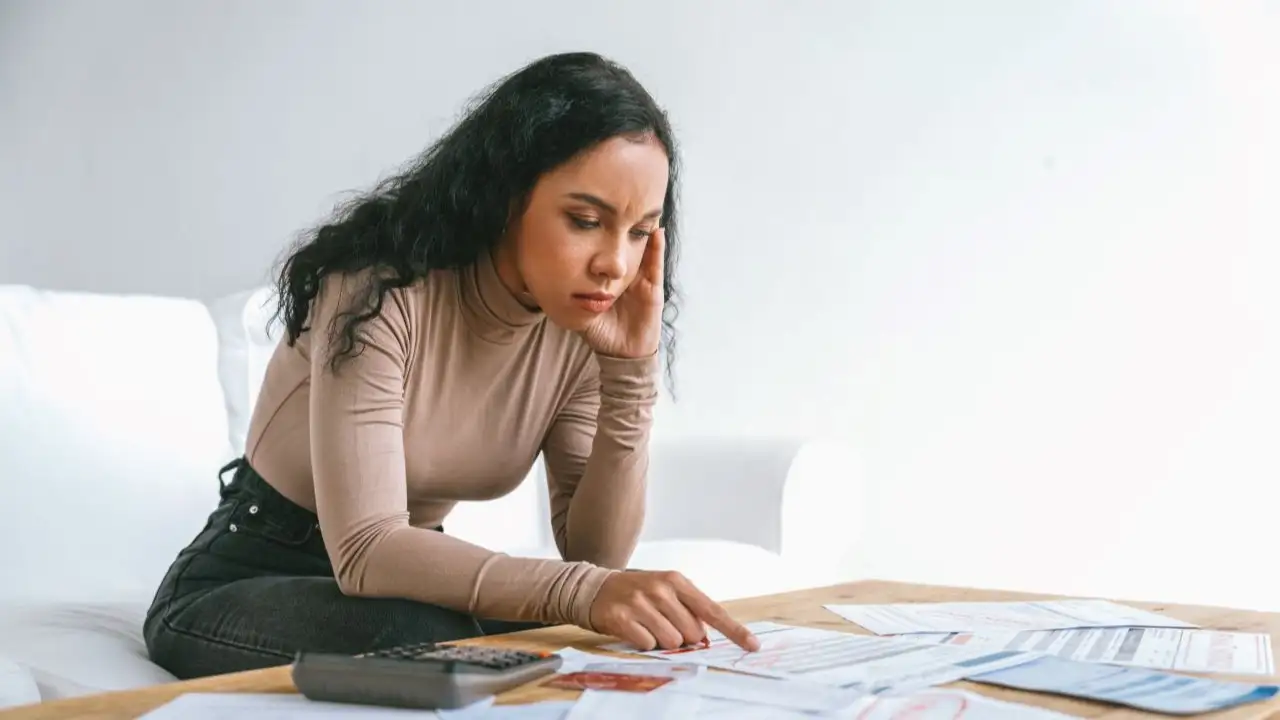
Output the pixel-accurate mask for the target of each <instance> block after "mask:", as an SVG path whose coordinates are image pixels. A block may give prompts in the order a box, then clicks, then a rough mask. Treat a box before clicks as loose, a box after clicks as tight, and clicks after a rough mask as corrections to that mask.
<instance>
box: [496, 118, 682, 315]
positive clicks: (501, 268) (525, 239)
mask: <svg viewBox="0 0 1280 720" xmlns="http://www.w3.org/2000/svg"><path fill="white" fill-rule="evenodd" d="M667 170H668V168H667V154H666V151H665V150H664V149H663V147H662V144H661V143H660V142H658V141H657V140H656V139H653V138H651V137H647V138H646V139H644V140H643V141H637V140H634V139H629V138H621V137H618V138H612V139H610V140H606V141H605V142H603V143H601V144H599V145H597V146H596V147H595V148H592V149H591V150H588V151H586V152H584V153H582V154H580V155H579V156H578V157H576V158H574V159H572V160H570V161H569V162H567V163H565V164H564V165H562V166H560V167H559V168H556V169H555V170H552V171H551V172H549V173H547V174H545V175H543V176H542V178H541V179H540V180H539V181H538V183H537V185H535V186H534V188H533V192H532V193H531V195H530V197H529V201H528V204H527V206H526V208H525V211H524V214H523V215H521V216H520V218H519V219H518V221H517V222H516V223H515V226H514V227H513V228H511V229H510V232H509V233H508V236H507V237H506V238H504V240H503V242H502V243H501V244H500V245H499V247H498V250H497V252H496V253H495V255H496V257H495V261H496V263H497V267H498V274H499V275H500V276H501V277H502V279H503V282H505V283H506V285H507V287H508V288H509V289H510V290H511V291H512V292H514V293H516V295H517V296H520V297H522V298H523V299H524V301H525V302H526V303H529V302H532V303H533V304H536V305H537V306H538V307H539V308H541V309H542V311H543V312H544V313H546V314H547V317H548V318H549V319H550V320H551V321H552V322H554V323H556V324H557V325H560V326H561V327H564V328H566V329H569V330H580V329H582V328H584V327H585V326H587V324H589V323H590V322H591V321H592V320H593V319H595V318H596V317H597V316H598V315H599V314H600V313H603V312H607V311H608V310H609V308H610V306H611V305H612V303H613V300H614V299H616V298H617V297H618V296H619V295H621V294H622V293H623V292H625V291H626V289H627V288H628V287H630V286H631V281H632V280H634V279H635V277H636V271H637V270H638V269H639V267H640V258H641V257H643V256H644V249H645V246H646V245H647V244H648V242H649V235H650V234H651V233H652V232H653V231H654V230H656V229H657V228H658V227H659V224H660V221H661V219H662V203H663V199H664V198H665V197H666V193H667Z"/></svg>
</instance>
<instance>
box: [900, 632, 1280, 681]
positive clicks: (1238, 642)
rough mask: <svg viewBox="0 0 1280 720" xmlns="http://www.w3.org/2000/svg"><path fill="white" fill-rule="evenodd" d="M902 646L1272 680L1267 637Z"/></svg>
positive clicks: (1104, 635)
mask: <svg viewBox="0 0 1280 720" xmlns="http://www.w3.org/2000/svg"><path fill="white" fill-rule="evenodd" d="M901 637H902V639H904V640H916V641H919V642H930V643H938V644H950V645H964V646H965V647H973V648H976V647H981V648H987V649H989V650H1021V651H1031V652H1039V653H1045V654H1048V655H1057V656H1059V657H1064V658H1068V659H1070V660H1082V661H1085V662H1102V663H1111V664H1114V665H1130V666H1134V667H1147V668H1154V669H1157V670H1185V671H1187V672H1219V673H1235V674H1250V675H1274V674H1275V671H1276V667H1275V658H1274V656H1273V655H1272V651H1271V636H1270V635H1264V634H1262V633H1242V632H1225V631H1219V630H1178V629H1173V628H1089V629H1079V630H1024V631H1022V632H979V633H920V634H915V635H903V636H901Z"/></svg>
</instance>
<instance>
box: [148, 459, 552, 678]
mask: <svg viewBox="0 0 1280 720" xmlns="http://www.w3.org/2000/svg"><path fill="white" fill-rule="evenodd" d="M233 469H234V470H235V474H234V475H233V476H232V479H231V482H230V483H227V484H224V485H222V488H221V496H222V502H221V503H219V505H218V507H217V509H215V510H214V511H213V513H212V514H210V516H209V521H208V523H207V524H206V525H205V527H204V530H203V531H201V532H200V534H199V535H197V536H196V538H195V539H194V540H193V541H192V542H191V544H190V545H188V546H187V547H186V548H185V549H184V550H183V551H182V552H181V553H179V554H178V557H177V559H176V560H175V561H174V563H173V565H172V566H171V567H170V568H169V571H168V573H167V574H166V575H165V577H164V580H163V581H162V582H161V583H160V587H159V589H158V590H157V591H156V595H155V599H154V600H153V601H152V603H151V608H150V610H148V611H147V619H146V623H145V625H144V627H143V634H144V636H145V638H146V642H147V651H148V653H149V654H150V656H151V660H152V662H154V663H156V664H157V665H159V666H161V667H163V668H164V669H166V670H168V671H169V672H171V673H173V674H174V675H176V676H177V677H178V678H181V679H187V678H194V677H202V676H206V675H217V674H221V673H228V672H237V671H241V670H255V669H258V668H264V667H272V666H276V665H286V664H288V663H290V662H292V661H293V658H294V656H295V654H296V653H297V652H299V651H303V650H305V651H308V652H332V653H343V654H357V653H362V652H368V651H371V650H376V649H379V648H383V647H389V646H392V645H400V644H407V643H416V642H445V641H449V640H458V639H462V638H468V637H476V636H479V635H489V634H494V633H501V632H512V631H515V630H523V629H528V628H532V627H538V626H539V625H537V624H536V623H510V622H501V621H492V620H480V619H477V618H474V617H471V616H470V615H467V614H465V613H461V612H457V611H454V610H449V609H446V608H442V607H438V606H435V605H427V604H424V603H420V602H415V601H413V600H403V599H394V598H386V599H382V598H359V597H350V596H348V595H344V594H343V593H342V592H341V591H340V590H339V589H338V584H337V581H336V580H334V577H333V566H332V565H331V564H330V563H329V556H328V553H326V552H325V549H324V541H323V539H322V538H321V536H320V524H319V521H318V520H317V518H316V516H315V514H314V513H312V512H310V511H308V510H307V509H305V508H303V507H301V506H299V505H297V504H296V503H294V502H292V501H290V500H289V499H288V498H286V497H284V496H283V495H281V494H280V493H278V492H276V490H275V489H274V488H272V487H271V486H270V485H269V484H267V482H266V481H265V480H263V479H262V477H261V476H260V475H258V473H257V472H256V471H254V469H253V468H251V467H250V466H249V464H248V462H246V461H245V460H244V459H243V458H241V459H237V460H235V461H233V462H231V463H230V464H228V465H227V466H226V467H224V468H223V469H222V471H221V472H219V482H220V483H221V482H222V480H221V478H222V477H223V476H224V475H225V474H226V473H227V472H228V471H230V470H233ZM437 530H439V531H441V532H443V529H442V528H437Z"/></svg>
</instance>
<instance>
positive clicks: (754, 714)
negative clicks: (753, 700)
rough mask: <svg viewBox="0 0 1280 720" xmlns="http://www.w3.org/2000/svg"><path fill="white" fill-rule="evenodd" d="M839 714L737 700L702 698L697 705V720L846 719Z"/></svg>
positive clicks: (845, 716)
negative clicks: (789, 708) (753, 703)
mask: <svg viewBox="0 0 1280 720" xmlns="http://www.w3.org/2000/svg"><path fill="white" fill-rule="evenodd" d="M848 717H852V716H847V715H839V714H835V715H832V714H822V715H818V714H815V713H806V712H800V711H798V710H787V709H786V708H780V707H778V706H776V705H752V704H750V703H745V702H741V701H738V700H721V699H719V698H707V697H704V698H702V701H701V702H700V703H699V705H698V715H697V718H698V720H823V719H824V718H842V719H843V718H848Z"/></svg>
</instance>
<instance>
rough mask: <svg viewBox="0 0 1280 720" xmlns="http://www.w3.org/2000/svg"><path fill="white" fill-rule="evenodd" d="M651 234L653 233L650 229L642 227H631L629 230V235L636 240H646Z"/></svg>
mask: <svg viewBox="0 0 1280 720" xmlns="http://www.w3.org/2000/svg"><path fill="white" fill-rule="evenodd" d="M652 234H653V231H652V230H646V229H644V228H633V229H632V230H631V237H633V238H635V239H637V240H648V239H649V236H650V235H652Z"/></svg>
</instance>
